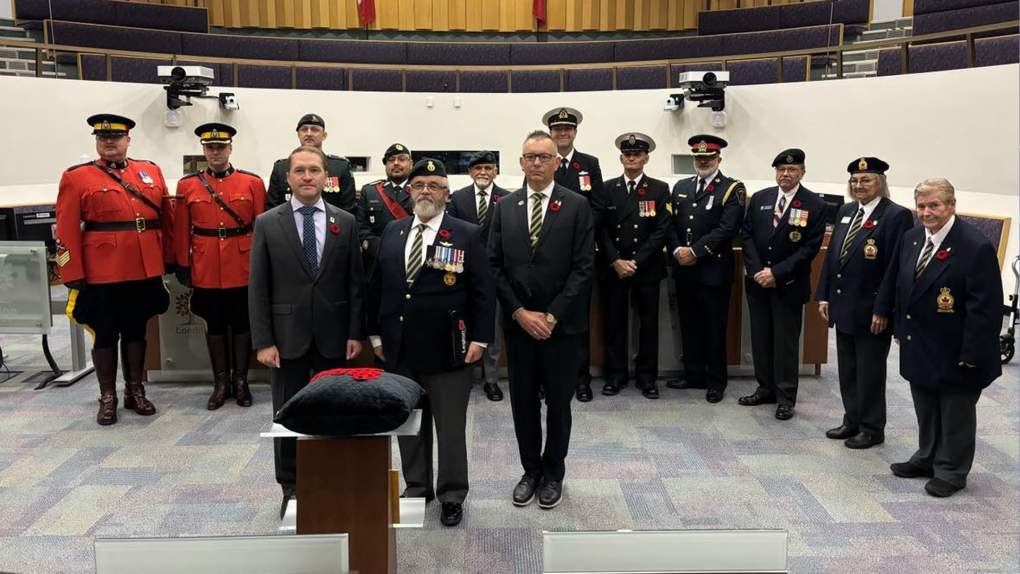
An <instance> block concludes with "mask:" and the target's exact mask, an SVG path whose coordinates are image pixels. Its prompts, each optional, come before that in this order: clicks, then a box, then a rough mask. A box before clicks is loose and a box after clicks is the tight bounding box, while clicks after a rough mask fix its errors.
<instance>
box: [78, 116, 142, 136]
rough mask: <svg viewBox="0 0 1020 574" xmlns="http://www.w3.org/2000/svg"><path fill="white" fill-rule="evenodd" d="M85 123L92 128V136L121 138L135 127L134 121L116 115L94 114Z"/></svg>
mask: <svg viewBox="0 0 1020 574" xmlns="http://www.w3.org/2000/svg"><path fill="white" fill-rule="evenodd" d="M85 121H86V122H87V123H88V124H89V126H91V127H92V135H94V136H100V135H110V136H123V135H127V133H128V131H130V130H131V129H132V128H134V127H135V122H134V120H132V119H131V118H125V117H124V116H118V115H117V114H96V115H94V116H91V117H89V119H87V120H85Z"/></svg>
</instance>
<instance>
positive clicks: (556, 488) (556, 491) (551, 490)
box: [538, 480, 563, 510]
mask: <svg viewBox="0 0 1020 574" xmlns="http://www.w3.org/2000/svg"><path fill="white" fill-rule="evenodd" d="M562 500H563V481H561V480H545V481H543V482H542V488H539V489H538V507H539V508H542V509H544V510H549V509H550V508H556V507H557V506H559V504H560V502H561V501H562Z"/></svg>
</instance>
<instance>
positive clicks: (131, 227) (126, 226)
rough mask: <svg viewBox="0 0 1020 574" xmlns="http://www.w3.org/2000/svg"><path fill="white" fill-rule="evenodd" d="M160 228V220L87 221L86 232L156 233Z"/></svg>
mask: <svg viewBox="0 0 1020 574" xmlns="http://www.w3.org/2000/svg"><path fill="white" fill-rule="evenodd" d="M159 228H160V220H158V219H142V218H141V217H139V218H138V219H135V220H132V221H86V222H85V228H84V229H85V231H137V232H138V233H141V232H143V231H155V230H157V229H159Z"/></svg>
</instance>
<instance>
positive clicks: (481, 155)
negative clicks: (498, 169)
mask: <svg viewBox="0 0 1020 574" xmlns="http://www.w3.org/2000/svg"><path fill="white" fill-rule="evenodd" d="M483 163H491V164H492V165H496V154H494V153H492V152H491V151H484V150H483V151H480V152H476V153H475V154H474V155H473V156H471V159H469V160H468V167H475V166H476V165H480V164H483Z"/></svg>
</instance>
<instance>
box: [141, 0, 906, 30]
mask: <svg viewBox="0 0 1020 574" xmlns="http://www.w3.org/2000/svg"><path fill="white" fill-rule="evenodd" d="M131 1H133V2H148V3H152V4H173V5H177V6H203V7H207V8H209V24H210V25H211V26H220V27H225V28H266V29H273V28H296V29H330V30H349V29H365V25H364V23H362V21H361V18H360V16H359V15H358V1H357V0H131ZM801 1H813V0H547V5H546V6H547V7H546V11H547V19H546V22H545V23H541V24H540V23H539V22H538V21H537V20H535V18H534V16H532V13H531V10H532V0H375V13H376V19H375V21H374V22H372V24H370V25H369V26H368V29H369V30H400V31H405V32H413V31H436V32H446V31H455V32H538V31H552V32H585V31H599V32H617V31H637V32H645V31H681V30H693V29H696V28H697V27H698V13H699V12H702V11H704V10H731V9H734V8H752V7H758V6H768V5H778V4H792V3H795V2H801ZM904 1H905V2H908V1H909V2H911V4H912V0H904Z"/></svg>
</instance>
